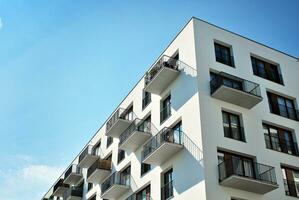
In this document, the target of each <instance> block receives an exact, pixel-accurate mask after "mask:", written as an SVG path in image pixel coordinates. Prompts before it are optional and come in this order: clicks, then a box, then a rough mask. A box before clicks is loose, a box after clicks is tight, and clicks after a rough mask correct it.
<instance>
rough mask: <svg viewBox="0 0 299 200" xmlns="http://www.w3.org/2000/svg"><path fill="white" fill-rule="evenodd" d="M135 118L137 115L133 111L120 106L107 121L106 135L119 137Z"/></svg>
mask: <svg viewBox="0 0 299 200" xmlns="http://www.w3.org/2000/svg"><path fill="white" fill-rule="evenodd" d="M135 118H136V116H135V114H134V113H133V112H132V111H130V110H128V109H123V108H119V109H118V110H117V111H115V113H114V114H113V115H112V117H111V118H110V119H109V120H108V122H107V123H106V136H110V137H116V138H118V137H119V135H120V134H121V133H122V132H123V131H124V130H126V129H127V128H128V127H129V126H130V124H131V122H132V121H133V120H134V119H135Z"/></svg>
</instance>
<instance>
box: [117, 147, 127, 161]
mask: <svg viewBox="0 0 299 200" xmlns="http://www.w3.org/2000/svg"><path fill="white" fill-rule="evenodd" d="M125 158H126V152H125V151H124V150H121V149H119V150H118V153H117V164H119V163H121V162H122V161H123V160H124V159H125Z"/></svg>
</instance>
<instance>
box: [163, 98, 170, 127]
mask: <svg viewBox="0 0 299 200" xmlns="http://www.w3.org/2000/svg"><path fill="white" fill-rule="evenodd" d="M170 116H171V95H169V96H167V97H166V98H165V99H164V100H163V101H162V103H161V112H160V122H161V123H162V122H164V121H165V120H166V119H168V118H169V117H170Z"/></svg>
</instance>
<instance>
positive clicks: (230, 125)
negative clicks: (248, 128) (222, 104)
mask: <svg viewBox="0 0 299 200" xmlns="http://www.w3.org/2000/svg"><path fill="white" fill-rule="evenodd" d="M222 120H223V131H224V136H225V137H228V138H232V139H235V140H240V141H244V142H245V136H244V132H243V128H242V127H241V123H240V116H239V115H236V114H232V113H229V112H226V111H222Z"/></svg>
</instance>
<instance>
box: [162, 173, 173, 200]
mask: <svg viewBox="0 0 299 200" xmlns="http://www.w3.org/2000/svg"><path fill="white" fill-rule="evenodd" d="M172 172H173V170H172V169H170V170H168V171H167V172H165V173H164V174H163V186H162V189H161V192H162V193H161V195H162V197H161V199H162V200H166V199H169V198H170V197H173V175H172Z"/></svg>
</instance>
